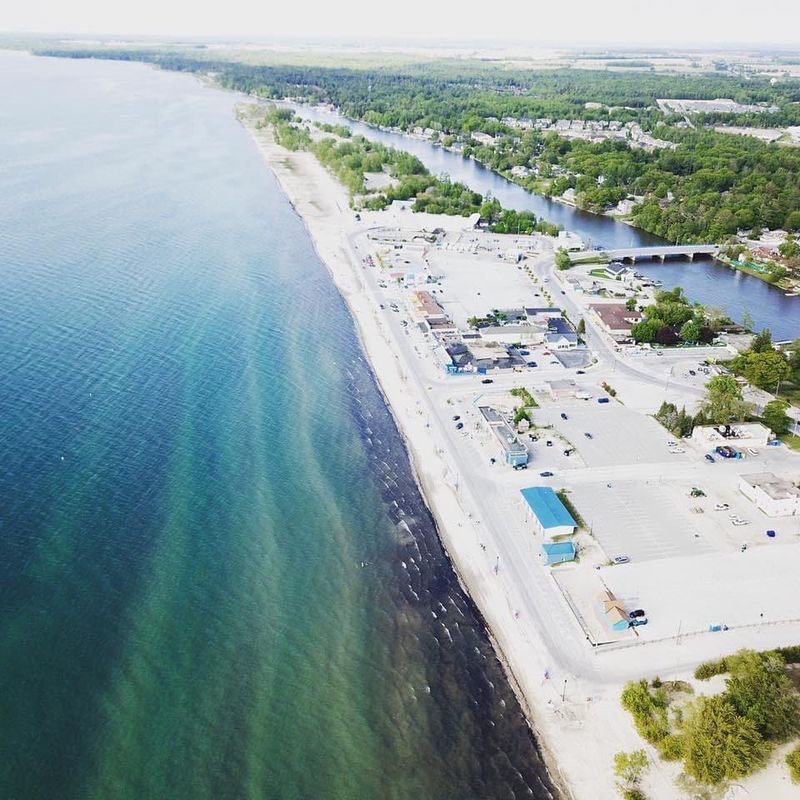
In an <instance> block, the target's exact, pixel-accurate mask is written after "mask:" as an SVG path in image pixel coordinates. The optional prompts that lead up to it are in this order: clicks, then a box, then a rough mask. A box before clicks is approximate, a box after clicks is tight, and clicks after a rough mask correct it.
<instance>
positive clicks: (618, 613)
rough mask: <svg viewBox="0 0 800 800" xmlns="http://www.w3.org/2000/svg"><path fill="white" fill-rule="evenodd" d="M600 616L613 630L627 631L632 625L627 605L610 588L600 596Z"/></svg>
mask: <svg viewBox="0 0 800 800" xmlns="http://www.w3.org/2000/svg"><path fill="white" fill-rule="evenodd" d="M598 604H599V610H600V616H601V617H602V619H603V620H604V621H605V623H606V625H608V627H609V628H610V629H611V630H612V631H626V630H628V628H629V627H630V618H629V617H628V614H627V612H626V611H625V606H623V605H622V603H620V601H619V600H617V598H616V597H614V595H613V594H612V593H611V592H609V591H608V590H606V591H603V592H601V593H600V595H599V597H598Z"/></svg>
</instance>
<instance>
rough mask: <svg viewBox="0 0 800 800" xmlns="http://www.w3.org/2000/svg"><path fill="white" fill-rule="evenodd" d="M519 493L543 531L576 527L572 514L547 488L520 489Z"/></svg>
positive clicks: (531, 487)
mask: <svg viewBox="0 0 800 800" xmlns="http://www.w3.org/2000/svg"><path fill="white" fill-rule="evenodd" d="M520 493H521V494H522V496H523V497H524V498H525V502H526V503H527V504H528V506H529V507H530V509H531V511H533V513H534V514H535V515H536V518H537V519H538V520H539V523H540V524H541V526H542V527H543V528H544V529H545V530H547V529H548V528H560V527H562V526H571V527H573V528H577V527H578V523H577V522H575V520H574V519H573V518H572V514H570V513H569V511H567V509H566V508H565V507H564V504H563V503H562V502H561V501H560V500H559V499H558V495H557V494H556V493H555V492H554V491H553V490H552V489H551V488H550V487H549V486H530V487H528V488H527V489H520Z"/></svg>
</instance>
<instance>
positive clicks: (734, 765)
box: [684, 695, 769, 785]
mask: <svg viewBox="0 0 800 800" xmlns="http://www.w3.org/2000/svg"><path fill="white" fill-rule="evenodd" d="M684 737H685V738H684V753H685V757H684V758H685V760H684V764H685V767H686V772H687V773H688V774H689V775H690V776H691V777H692V778H695V779H696V780H698V781H701V782H702V783H710V784H712V785H716V784H719V783H722V781H724V780H726V779H727V780H735V779H737V778H743V777H744V776H745V775H749V774H750V773H751V772H753V771H754V770H756V769H757V768H758V767H760V766H761V765H762V764H763V763H764V760H765V758H766V756H767V753H768V751H769V747H768V745H767V744H766V743H765V742H764V739H763V738H762V736H761V734H760V733H759V732H758V729H757V727H756V725H755V723H754V722H753V721H752V720H749V719H747V718H746V717H742V716H740V715H739V714H738V713H737V712H736V709H735V708H734V706H733V705H732V704H731V703H730V701H729V700H728V699H727V698H726V697H724V696H722V695H716V696H714V697H700V698H698V700H697V701H696V702H695V703H694V704H693V705H692V706H691V708H690V711H689V714H688V716H687V717H686V721H685V723H684Z"/></svg>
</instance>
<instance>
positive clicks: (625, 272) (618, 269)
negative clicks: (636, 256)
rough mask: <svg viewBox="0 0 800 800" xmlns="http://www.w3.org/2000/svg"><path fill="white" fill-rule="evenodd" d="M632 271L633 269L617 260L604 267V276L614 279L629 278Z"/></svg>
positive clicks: (622, 279)
mask: <svg viewBox="0 0 800 800" xmlns="http://www.w3.org/2000/svg"><path fill="white" fill-rule="evenodd" d="M632 273H633V270H632V269H631V268H630V267H626V266H625V265H624V264H620V263H619V262H618V261H612V262H611V263H610V264H608V265H607V266H606V268H605V274H606V277H607V278H611V279H612V280H615V281H624V280H629V279H630V277H631V275H632Z"/></svg>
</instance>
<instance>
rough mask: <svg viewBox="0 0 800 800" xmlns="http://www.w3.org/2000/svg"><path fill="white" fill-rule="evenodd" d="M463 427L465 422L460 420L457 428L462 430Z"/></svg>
mask: <svg viewBox="0 0 800 800" xmlns="http://www.w3.org/2000/svg"><path fill="white" fill-rule="evenodd" d="M463 427H464V423H463V422H459V423H458V424H457V425H456V430H457V431H460V430H461V429H462V428H463Z"/></svg>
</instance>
